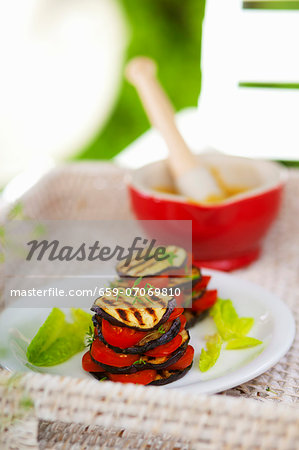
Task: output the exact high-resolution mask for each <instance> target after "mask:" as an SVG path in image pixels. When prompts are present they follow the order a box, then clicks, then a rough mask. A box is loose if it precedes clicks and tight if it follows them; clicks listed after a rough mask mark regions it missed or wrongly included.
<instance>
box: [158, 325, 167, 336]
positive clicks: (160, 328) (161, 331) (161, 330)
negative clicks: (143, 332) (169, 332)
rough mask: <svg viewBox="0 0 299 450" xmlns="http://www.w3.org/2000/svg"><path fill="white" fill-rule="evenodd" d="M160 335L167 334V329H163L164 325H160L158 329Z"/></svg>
mask: <svg viewBox="0 0 299 450" xmlns="http://www.w3.org/2000/svg"><path fill="white" fill-rule="evenodd" d="M158 333H161V334H164V333H166V331H165V328H164V327H163V325H160V326H159V328H158Z"/></svg>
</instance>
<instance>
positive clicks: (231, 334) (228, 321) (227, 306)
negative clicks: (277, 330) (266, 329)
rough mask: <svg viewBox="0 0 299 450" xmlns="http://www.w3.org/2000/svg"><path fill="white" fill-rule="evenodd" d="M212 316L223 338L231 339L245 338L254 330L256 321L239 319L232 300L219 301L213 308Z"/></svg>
mask: <svg viewBox="0 0 299 450" xmlns="http://www.w3.org/2000/svg"><path fill="white" fill-rule="evenodd" d="M210 315H211V316H212V317H213V319H214V322H215V325H216V327H217V329H218V332H219V333H220V335H221V337H222V338H223V339H224V340H226V341H228V340H230V339H234V338H238V337H242V336H245V335H246V334H247V333H248V332H249V331H250V330H251V328H252V326H253V323H254V319H253V318H251V317H241V318H240V317H239V316H238V314H237V312H236V310H235V308H234V306H233V304H232V301H231V300H221V299H218V300H217V303H215V305H214V306H213V307H212V308H211V311H210Z"/></svg>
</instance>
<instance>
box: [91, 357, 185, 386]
mask: <svg viewBox="0 0 299 450" xmlns="http://www.w3.org/2000/svg"><path fill="white" fill-rule="evenodd" d="M192 365H193V362H192V363H191V364H190V366H188V367H186V368H185V369H183V370H173V371H170V373H171V374H170V376H169V377H166V378H160V379H158V380H154V381H152V382H151V383H149V384H148V385H147V386H164V385H165V384H169V383H173V382H174V381H177V380H180V379H181V378H183V377H184V376H185V375H186V374H187V372H189V370H190V369H191V367H192ZM157 372H158V374H159V375H160V376H162V377H163V371H161V373H159V372H160V371H157ZM89 373H90V375H92V376H93V377H94V378H96V379H97V380H99V381H101V380H103V378H104V380H105V378H107V381H110V380H109V378H108V376H107V375H109V374H108V373H106V372H89ZM104 380H103V381H104Z"/></svg>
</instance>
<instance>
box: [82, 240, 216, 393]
mask: <svg viewBox="0 0 299 450" xmlns="http://www.w3.org/2000/svg"><path fill="white" fill-rule="evenodd" d="M166 254H167V255H168V257H167V258H165V259H163V260H159V261H157V260H156V259H155V258H154V257H150V258H147V259H146V260H145V259H140V255H138V258H137V256H136V257H134V258H133V259H132V260H131V262H130V263H129V265H126V264H125V262H121V263H119V264H118V265H117V268H116V269H117V272H118V275H119V277H120V278H119V279H118V280H116V281H115V282H114V283H113V286H111V288H110V290H109V289H108V290H107V291H106V293H105V295H103V296H102V297H100V298H98V299H97V300H96V301H95V303H94V305H93V307H92V310H93V311H94V312H95V315H94V316H93V323H94V337H93V340H92V343H91V346H90V350H89V352H87V353H85V355H84V356H83V361H82V366H83V369H84V370H86V371H88V372H90V373H91V374H92V375H93V376H94V377H95V378H97V379H100V380H105V379H109V380H112V381H120V382H127V383H129V382H131V383H138V384H144V385H147V384H151V385H164V384H168V383H171V382H173V381H176V380H178V379H180V378H182V377H183V376H184V375H185V374H186V373H187V372H188V371H189V370H190V368H191V366H192V362H193V356H194V349H193V347H192V346H191V345H189V339H190V336H189V332H188V331H187V330H186V322H187V320H188V321H189V325H191V324H192V323H195V322H196V321H197V320H198V318H200V317H201V314H202V311H204V310H206V309H207V307H208V306H207V304H210V303H211V299H210V297H209V295H207V294H206V287H207V284H208V282H209V279H207V277H202V276H201V272H200V270H199V268H197V267H195V266H192V258H191V257H190V256H188V255H187V253H186V251H185V250H184V249H182V248H179V247H175V246H168V247H166ZM141 256H142V255H141ZM111 290H112V292H111ZM195 293H196V294H195ZM193 294H194V295H193ZM195 295H196V297H195V298H196V301H195V302H194V304H195V307H197V305H198V303H196V302H198V301H199V300H201V304H200V308H198V307H197V309H194V310H193V309H191V306H192V298H193V296H195ZM188 301H189V303H190V305H189V306H190V308H189V309H185V308H184V306H185V305H186V302H188ZM215 301H216V299H215ZM199 311H200V312H199ZM187 313H189V317H188V315H187V316H186V314H187ZM190 314H191V316H190Z"/></svg>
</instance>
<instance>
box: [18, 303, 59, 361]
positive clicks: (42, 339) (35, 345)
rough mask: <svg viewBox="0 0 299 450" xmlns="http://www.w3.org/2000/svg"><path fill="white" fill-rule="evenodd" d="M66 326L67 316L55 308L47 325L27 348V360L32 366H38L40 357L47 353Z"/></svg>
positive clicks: (43, 326) (46, 322) (41, 328)
mask: <svg viewBox="0 0 299 450" xmlns="http://www.w3.org/2000/svg"><path fill="white" fill-rule="evenodd" d="M64 324H65V315H64V313H63V312H62V311H61V310H60V309H58V308H53V309H52V311H51V313H50V315H49V316H48V318H47V319H46V321H45V323H44V324H43V325H42V326H41V327H40V329H39V330H38V332H37V334H36V335H35V336H34V338H33V339H32V341H31V342H30V344H29V346H28V348H27V358H28V361H29V362H31V363H32V364H36V363H37V362H38V360H39V357H40V355H41V354H42V353H43V352H45V351H46V350H47V349H48V348H49V347H51V345H52V344H53V343H54V342H55V341H56V339H57V338H58V337H59V335H60V334H61V330H62V329H63V326H64Z"/></svg>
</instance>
